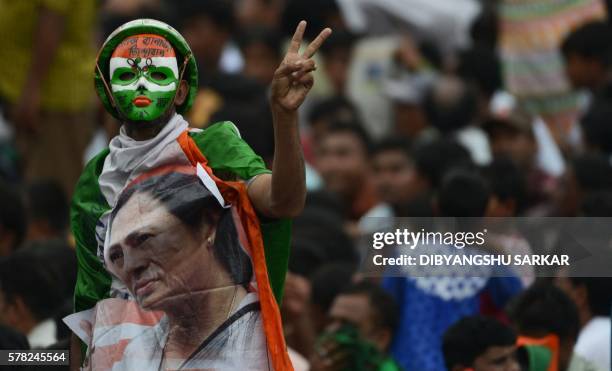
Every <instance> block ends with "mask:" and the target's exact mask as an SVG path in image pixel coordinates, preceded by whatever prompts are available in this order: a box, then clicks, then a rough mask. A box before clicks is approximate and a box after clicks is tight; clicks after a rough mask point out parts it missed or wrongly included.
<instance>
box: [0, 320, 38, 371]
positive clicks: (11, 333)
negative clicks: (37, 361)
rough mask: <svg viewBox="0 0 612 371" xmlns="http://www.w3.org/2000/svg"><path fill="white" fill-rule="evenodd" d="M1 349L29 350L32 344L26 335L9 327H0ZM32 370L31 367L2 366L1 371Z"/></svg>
mask: <svg viewBox="0 0 612 371" xmlns="http://www.w3.org/2000/svg"><path fill="white" fill-rule="evenodd" d="M0 349H13V350H29V349H30V343H29V342H28V338H27V337H26V336H25V335H23V334H21V333H19V332H17V331H16V330H14V329H12V328H10V327H8V326H5V325H0ZM30 369H31V366H17V365H4V366H0V371H21V370H30Z"/></svg>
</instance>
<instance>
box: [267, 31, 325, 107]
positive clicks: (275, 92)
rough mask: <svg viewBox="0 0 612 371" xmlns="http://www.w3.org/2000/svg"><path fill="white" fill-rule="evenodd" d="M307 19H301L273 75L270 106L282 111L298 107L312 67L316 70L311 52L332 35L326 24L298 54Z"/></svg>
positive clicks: (310, 84) (309, 82)
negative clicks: (302, 51)
mask: <svg viewBox="0 0 612 371" xmlns="http://www.w3.org/2000/svg"><path fill="white" fill-rule="evenodd" d="M305 29H306V21H301V22H300V23H299V24H298V26H297V29H296V30H295V33H294V34H293V38H292V39H291V44H290V45H289V49H288V50H287V54H285V57H284V58H283V61H282V62H281V64H280V66H279V67H278V68H277V69H276V72H275V73H274V78H273V79H272V85H271V90H272V102H271V103H272V107H273V109H280V110H283V111H295V110H297V109H298V108H299V107H300V105H301V104H302V102H304V99H305V98H306V95H308V92H309V91H310V89H311V88H312V85H313V83H314V78H313V76H312V71H314V70H316V69H317V67H316V65H315V62H314V60H312V59H311V58H312V56H313V55H314V54H315V53H316V52H317V50H318V49H319V47H321V45H322V44H323V42H324V41H325V39H327V38H328V37H329V35H331V33H332V31H331V29H330V28H326V29H324V30H323V31H321V33H319V35H318V36H317V37H316V38H315V39H314V40H313V41H312V42H311V43H310V44H309V45H308V47H307V48H306V50H305V51H304V53H302V55H300V54H299V49H300V45H301V44H302V39H303V37H304V30H305Z"/></svg>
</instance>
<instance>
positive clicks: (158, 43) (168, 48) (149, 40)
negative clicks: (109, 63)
mask: <svg viewBox="0 0 612 371" xmlns="http://www.w3.org/2000/svg"><path fill="white" fill-rule="evenodd" d="M114 57H120V58H137V57H140V58H153V57H170V58H174V57H176V55H175V54H174V49H173V48H172V45H170V43H169V42H168V40H166V39H164V38H163V37H162V36H159V35H153V34H141V35H134V36H130V37H128V38H126V39H125V40H123V41H122V42H121V43H120V44H119V45H117V47H116V48H115V51H114V52H113V55H112V56H111V58H114Z"/></svg>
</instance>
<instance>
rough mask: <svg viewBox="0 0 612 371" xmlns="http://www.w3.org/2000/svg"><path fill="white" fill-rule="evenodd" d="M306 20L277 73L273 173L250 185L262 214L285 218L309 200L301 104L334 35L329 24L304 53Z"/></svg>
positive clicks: (272, 99)
mask: <svg viewBox="0 0 612 371" xmlns="http://www.w3.org/2000/svg"><path fill="white" fill-rule="evenodd" d="M305 29H306V22H305V21H302V22H300V24H299V25H298V27H297V29H296V31H295V34H294V35H293V38H292V39H291V44H290V45H289V49H288V51H287V54H286V55H285V57H284V59H283V61H282V63H281V64H280V66H279V67H278V69H277V70H276V72H275V74H274V79H273V80H272V85H271V93H272V96H271V102H270V104H271V108H272V116H273V122H274V164H273V167H272V174H271V175H270V174H263V175H260V176H258V177H257V178H255V179H254V180H253V182H252V183H251V185H250V186H249V197H250V199H251V201H252V202H253V204H254V206H255V208H256V209H257V210H258V211H259V212H260V213H262V214H264V215H266V216H269V217H275V218H281V217H293V216H296V215H298V214H299V213H300V212H301V211H302V208H303V207H304V202H305V200H306V180H305V174H304V157H303V154H302V148H301V146H300V135H299V129H298V112H297V111H298V108H299V107H300V105H301V104H302V103H303V102H304V99H305V98H306V96H307V95H308V92H309V91H310V89H311V88H312V85H313V83H314V78H313V76H312V71H314V70H315V69H316V66H315V62H314V60H312V59H311V58H312V56H313V55H314V54H315V52H316V51H317V50H318V49H319V47H320V46H321V45H322V44H323V42H324V41H325V39H327V37H329V35H331V29H329V28H326V29H324V30H323V31H321V33H320V34H319V35H318V36H317V37H316V38H315V39H314V40H313V41H312V42H311V43H310V44H309V45H308V47H307V48H306V50H305V51H304V52H303V53H302V54H300V53H299V48H300V45H301V43H302V38H303V35H304V30H305Z"/></svg>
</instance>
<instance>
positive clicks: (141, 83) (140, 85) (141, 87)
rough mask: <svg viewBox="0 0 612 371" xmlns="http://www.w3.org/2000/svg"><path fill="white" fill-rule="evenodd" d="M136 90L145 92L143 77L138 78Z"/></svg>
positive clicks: (145, 83) (145, 85)
mask: <svg viewBox="0 0 612 371" xmlns="http://www.w3.org/2000/svg"><path fill="white" fill-rule="evenodd" d="M136 90H147V79H146V78H145V77H144V76H140V78H138V81H137V82H136Z"/></svg>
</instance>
